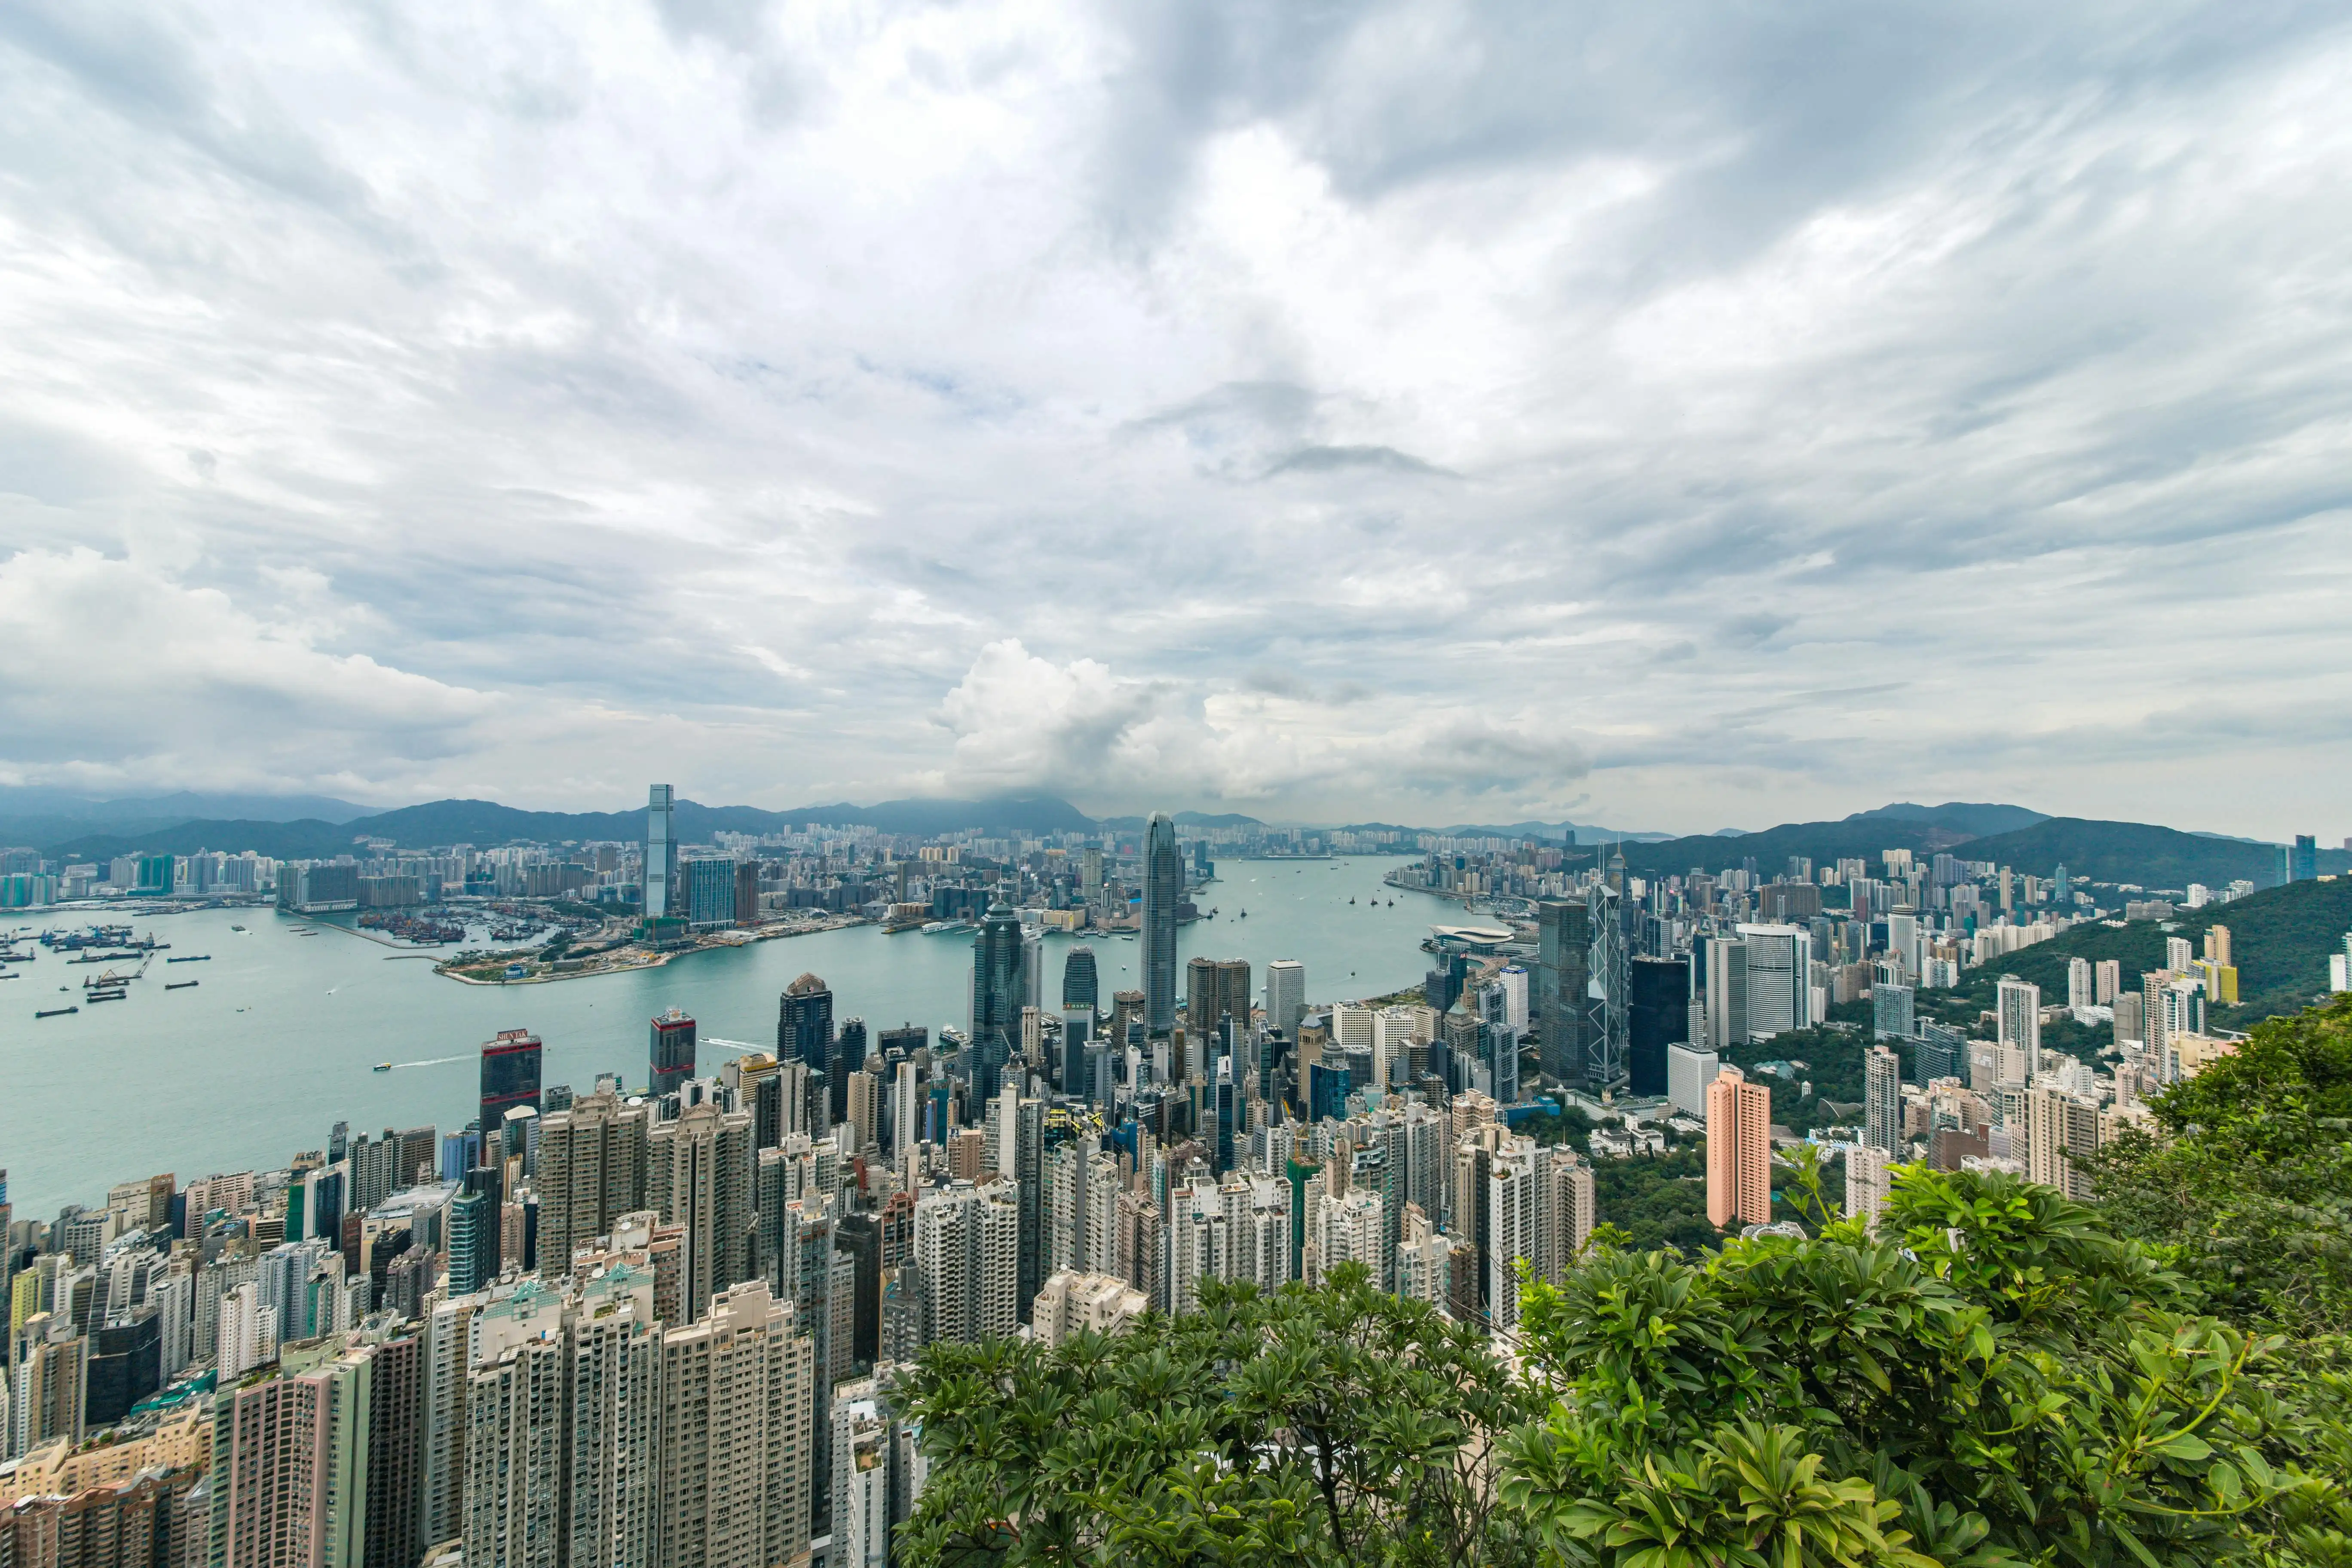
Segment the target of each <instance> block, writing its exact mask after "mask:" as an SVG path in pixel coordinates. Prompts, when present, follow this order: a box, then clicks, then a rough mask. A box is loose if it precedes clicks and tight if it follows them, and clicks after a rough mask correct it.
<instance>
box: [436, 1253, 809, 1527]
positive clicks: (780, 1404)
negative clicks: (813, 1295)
mask: <svg viewBox="0 0 2352 1568" xmlns="http://www.w3.org/2000/svg"><path fill="white" fill-rule="evenodd" d="M793 1330H794V1314H793V1310H792V1309H791V1308H790V1307H789V1306H787V1305H785V1304H784V1303H783V1302H782V1301H779V1300H776V1299H775V1298H774V1296H772V1294H771V1293H770V1292H769V1289H768V1286H767V1283H766V1281H764V1280H758V1279H753V1280H746V1281H744V1282H743V1283H741V1284H739V1285H735V1286H733V1287H731V1288H730V1289H727V1290H726V1291H724V1292H722V1293H721V1294H719V1296H718V1297H717V1298H716V1299H715V1300H713V1301H712V1302H711V1304H710V1311H709V1316H707V1317H706V1318H704V1319H703V1320H702V1321H699V1322H697V1323H695V1324H694V1325H693V1326H691V1327H689V1328H674V1329H671V1330H670V1331H668V1332H667V1333H666V1334H664V1335H663V1336H662V1350H661V1355H662V1365H661V1377H660V1387H661V1442H660V1445H659V1450H658V1452H659V1460H658V1463H657V1467H656V1468H657V1482H658V1503H657V1507H658V1510H659V1513H658V1519H657V1521H656V1538H657V1539H658V1541H659V1542H660V1555H659V1557H658V1559H657V1560H656V1562H657V1563H658V1564H673V1563H675V1564H687V1563H694V1564H698V1565H700V1568H766V1565H767V1564H770V1563H789V1562H792V1561H793V1560H795V1559H797V1558H800V1557H803V1556H804V1555H805V1554H806V1552H807V1551H808V1543H809V1524H810V1516H811V1510H812V1495H811V1494H812V1486H811V1480H812V1466H813V1463H814V1444H813V1442H812V1423H813V1421H814V1415H815V1408H816V1401H815V1398H814V1393H815V1381H816V1375H817V1374H816V1366H815V1342H814V1341H813V1340H811V1339H809V1338H807V1337H806V1336H804V1335H803V1334H800V1333H796V1332H794V1331H793ZM471 1560H472V1559H471V1558H470V1556H469V1557H468V1559H467V1561H469V1562H470V1561H471ZM573 1561H574V1562H575V1563H576V1562H578V1561H580V1559H579V1558H578V1557H576V1556H575V1557H574V1558H573ZM599 1561H605V1562H621V1561H626V1559H622V1558H618V1557H615V1558H600V1559H599Z"/></svg>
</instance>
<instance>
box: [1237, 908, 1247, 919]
mask: <svg viewBox="0 0 2352 1568" xmlns="http://www.w3.org/2000/svg"><path fill="white" fill-rule="evenodd" d="M1239 918H1240V919H1242V920H1247V919H1249V911H1248V910H1243V911H1242V912H1241V915H1240V916H1239Z"/></svg>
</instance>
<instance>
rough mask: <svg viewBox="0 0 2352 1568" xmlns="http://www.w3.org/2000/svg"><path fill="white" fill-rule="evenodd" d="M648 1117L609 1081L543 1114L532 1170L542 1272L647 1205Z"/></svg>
mask: <svg viewBox="0 0 2352 1568" xmlns="http://www.w3.org/2000/svg"><path fill="white" fill-rule="evenodd" d="M649 1121H650V1115H649V1110H648V1108H647V1107H646V1106H642V1105H635V1106H633V1105H625V1104H623V1103H622V1101H621V1098H620V1096H618V1095H616V1094H614V1093H613V1092H612V1091H611V1090H609V1089H604V1090H599V1091H598V1092H596V1093H594V1094H591V1095H588V1096H586V1097H585V1098H583V1099H581V1100H574V1101H573V1102H572V1109H571V1110H559V1111H557V1112H556V1113H555V1114H554V1115H552V1116H550V1117H548V1118H547V1119H546V1121H544V1123H543V1124H542V1125H541V1131H540V1135H539V1175H538V1176H537V1178H536V1184H537V1186H538V1188H539V1256H540V1260H541V1262H540V1268H541V1272H543V1273H546V1274H548V1275H550V1276H555V1275H560V1274H562V1273H564V1272H565V1271H566V1270H568V1269H569V1268H571V1265H572V1254H573V1253H574V1252H576V1251H578V1250H579V1249H580V1248H581V1247H585V1246H587V1245H588V1244H589V1243H590V1242H592V1241H593V1240H594V1239H595V1238H596V1237H600V1236H604V1235H606V1234H608V1233H609V1232H610V1231H611V1229H612V1227H613V1222H614V1220H615V1219H618V1218H619V1217H620V1216H621V1215H625V1214H632V1213H635V1211H637V1210H639V1209H642V1208H644V1207H645V1206H646V1131H647V1130H648V1124H649Z"/></svg>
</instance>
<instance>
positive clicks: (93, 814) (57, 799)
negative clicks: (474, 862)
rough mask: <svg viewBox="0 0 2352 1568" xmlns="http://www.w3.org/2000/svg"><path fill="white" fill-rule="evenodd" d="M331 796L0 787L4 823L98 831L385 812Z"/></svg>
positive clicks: (326, 818) (329, 819) (326, 819)
mask: <svg viewBox="0 0 2352 1568" xmlns="http://www.w3.org/2000/svg"><path fill="white" fill-rule="evenodd" d="M382 810H383V807H382V806H380V805H353V804H352V802H350V801H348V800H338V799H336V798H335V797H334V796H333V795H218V794H201V793H198V792H196V791H194V790H181V791H178V792H177V793H175V794H173V795H131V796H124V797H122V798H120V799H100V798H98V797H96V796H92V795H78V794H76V793H74V792H73V791H71V790H61V789H53V788H50V787H48V786H47V785H44V784H6V785H0V819H5V818H10V817H20V816H38V817H54V818H56V819H58V820H60V821H68V822H88V823H91V824H93V825H97V824H110V823H119V822H189V821H193V820H194V819H195V818H197V817H200V816H214V817H236V818H239V819H242V820H245V821H250V822H299V821H301V820H303V819H304V818H306V817H308V818H311V819H315V820H317V821H320V822H349V821H350V820H351V819H352V818H353V817H355V816H371V815H373V814H374V813H376V812H380V811H382Z"/></svg>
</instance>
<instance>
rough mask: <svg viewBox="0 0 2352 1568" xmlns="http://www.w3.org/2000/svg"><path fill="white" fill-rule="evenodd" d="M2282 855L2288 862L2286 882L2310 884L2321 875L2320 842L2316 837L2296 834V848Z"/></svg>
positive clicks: (2307, 834)
mask: <svg viewBox="0 0 2352 1568" xmlns="http://www.w3.org/2000/svg"><path fill="white" fill-rule="evenodd" d="M2281 854H2282V856H2283V858H2284V860H2285V862H2286V866H2285V870H2286V876H2285V880H2287V881H2290V882H2308V881H2310V880H2312V879H2314V878H2315V877H2317V876H2318V875H2319V840H2318V838H2317V837H2315V836H2314V835H2312V834H2309V833H2298V834H2296V835H2295V836H2294V847H2292V848H2289V849H2285V850H2283V851H2282V852H2281Z"/></svg>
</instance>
